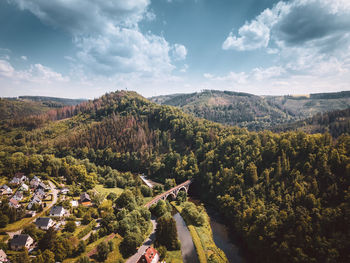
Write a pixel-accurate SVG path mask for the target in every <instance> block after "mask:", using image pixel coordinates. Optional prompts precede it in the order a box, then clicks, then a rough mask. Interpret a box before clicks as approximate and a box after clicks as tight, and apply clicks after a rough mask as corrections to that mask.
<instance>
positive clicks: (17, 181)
mask: <svg viewBox="0 0 350 263" xmlns="http://www.w3.org/2000/svg"><path fill="white" fill-rule="evenodd" d="M27 180H28V178H27V176H25V175H24V173H16V174H15V176H14V177H13V178H12V180H11V181H10V184H15V185H19V184H21V183H24V182H25V181H27Z"/></svg>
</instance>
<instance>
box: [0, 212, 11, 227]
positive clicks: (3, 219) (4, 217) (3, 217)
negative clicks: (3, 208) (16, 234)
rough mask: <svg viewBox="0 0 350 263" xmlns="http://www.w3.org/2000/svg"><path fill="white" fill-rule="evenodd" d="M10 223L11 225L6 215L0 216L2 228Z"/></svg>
mask: <svg viewBox="0 0 350 263" xmlns="http://www.w3.org/2000/svg"><path fill="white" fill-rule="evenodd" d="M8 223H9V218H8V216H7V215H4V214H1V215H0V228H5V227H6V226H7V224H8Z"/></svg>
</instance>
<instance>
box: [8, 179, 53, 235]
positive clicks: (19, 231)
mask: <svg viewBox="0 0 350 263" xmlns="http://www.w3.org/2000/svg"><path fill="white" fill-rule="evenodd" d="M49 185H50V188H51V193H52V196H53V198H52V202H51V203H50V204H49V205H48V206H47V207H46V208H45V210H44V211H43V212H42V213H41V214H43V213H45V212H46V211H47V210H48V209H50V208H51V207H52V206H53V205H54V204H56V203H57V199H58V197H57V196H58V192H59V190H57V189H56V188H55V185H54V184H53V183H52V182H51V181H49ZM36 218H37V216H36V217H33V218H32V219H31V220H30V221H28V223H27V224H26V225H25V226H27V225H29V224H31V223H33V221H34V220H35V219H36ZM25 226H24V227H25ZM24 227H23V228H24ZM23 228H22V229H19V230H17V231H12V232H7V234H8V235H9V236H10V239H12V238H13V236H14V235H19V234H21V232H22V230H23Z"/></svg>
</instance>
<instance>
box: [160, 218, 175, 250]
mask: <svg viewBox="0 0 350 263" xmlns="http://www.w3.org/2000/svg"><path fill="white" fill-rule="evenodd" d="M156 244H157V245H158V246H165V247H166V248H167V249H168V250H177V249H179V247H180V244H179V241H178V238H177V230H176V222H175V220H174V218H172V217H171V216H170V215H168V214H166V215H164V216H162V217H159V218H158V219H157V228H156Z"/></svg>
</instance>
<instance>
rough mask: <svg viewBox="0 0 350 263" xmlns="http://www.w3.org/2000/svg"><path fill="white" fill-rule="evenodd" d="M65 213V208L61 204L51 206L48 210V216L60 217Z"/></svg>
mask: <svg viewBox="0 0 350 263" xmlns="http://www.w3.org/2000/svg"><path fill="white" fill-rule="evenodd" d="M65 213H66V210H65V209H64V208H63V207H62V206H53V207H52V208H51V210H50V214H49V216H54V217H62V216H64V214H65Z"/></svg>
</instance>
